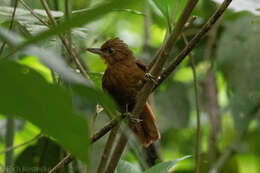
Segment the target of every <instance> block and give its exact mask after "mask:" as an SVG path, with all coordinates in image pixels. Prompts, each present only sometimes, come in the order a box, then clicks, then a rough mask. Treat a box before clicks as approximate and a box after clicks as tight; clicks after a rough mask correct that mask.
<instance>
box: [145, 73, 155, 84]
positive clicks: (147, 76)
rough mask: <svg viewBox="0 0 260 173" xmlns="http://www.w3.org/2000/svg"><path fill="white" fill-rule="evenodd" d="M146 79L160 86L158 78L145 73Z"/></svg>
mask: <svg viewBox="0 0 260 173" xmlns="http://www.w3.org/2000/svg"><path fill="white" fill-rule="evenodd" d="M145 77H146V79H148V80H150V81H152V82H153V83H154V84H155V85H157V84H158V82H157V80H156V78H155V77H154V76H153V75H152V74H151V73H145Z"/></svg>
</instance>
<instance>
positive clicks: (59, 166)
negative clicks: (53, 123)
mask: <svg viewBox="0 0 260 173" xmlns="http://www.w3.org/2000/svg"><path fill="white" fill-rule="evenodd" d="M125 117H126V115H125V114H122V115H121V116H119V117H118V118H114V119H112V120H111V121H109V122H108V123H107V124H106V125H105V126H104V127H103V128H102V129H100V130H99V131H97V132H96V133H95V134H94V135H93V136H92V137H91V143H92V144H93V143H95V142H96V141H97V140H99V139H100V138H101V137H103V136H104V135H105V134H106V133H107V132H109V131H110V130H111V129H113V128H114V127H115V126H116V125H117V124H118V123H119V122H120V121H121V120H123V119H124V118H125ZM72 160H74V158H73V156H72V155H71V154H68V155H67V156H66V157H65V158H64V159H62V160H61V161H60V162H59V163H58V164H57V165H56V166H55V167H53V168H52V169H51V170H50V171H49V172H48V173H55V172H58V171H59V170H60V169H62V168H64V166H66V165H68V164H69V163H70V162H71V161H72Z"/></svg>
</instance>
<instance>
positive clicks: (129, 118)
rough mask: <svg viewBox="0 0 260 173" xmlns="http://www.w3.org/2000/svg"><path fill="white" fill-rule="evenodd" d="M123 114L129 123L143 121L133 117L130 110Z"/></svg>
mask: <svg viewBox="0 0 260 173" xmlns="http://www.w3.org/2000/svg"><path fill="white" fill-rule="evenodd" d="M125 115H126V116H127V118H128V120H129V122H130V123H133V124H136V123H140V122H142V121H143V120H141V119H139V118H135V117H134V115H133V114H132V113H131V112H126V113H125Z"/></svg>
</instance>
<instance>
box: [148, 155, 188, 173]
mask: <svg viewBox="0 0 260 173" xmlns="http://www.w3.org/2000/svg"><path fill="white" fill-rule="evenodd" d="M190 157H191V156H184V157H182V158H179V159H176V160H172V161H168V162H163V163H159V164H157V165H155V166H153V167H152V168H150V169H148V170H146V171H145V172H144V173H167V172H168V171H169V169H171V168H172V167H173V166H175V165H176V164H177V163H178V162H179V161H181V160H184V159H187V158H190Z"/></svg>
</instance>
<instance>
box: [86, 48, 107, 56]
mask: <svg viewBox="0 0 260 173" xmlns="http://www.w3.org/2000/svg"><path fill="white" fill-rule="evenodd" d="M86 50H87V51H89V52H92V53H95V54H98V55H102V54H103V52H102V51H101V49H99V48H87V49H86Z"/></svg>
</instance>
